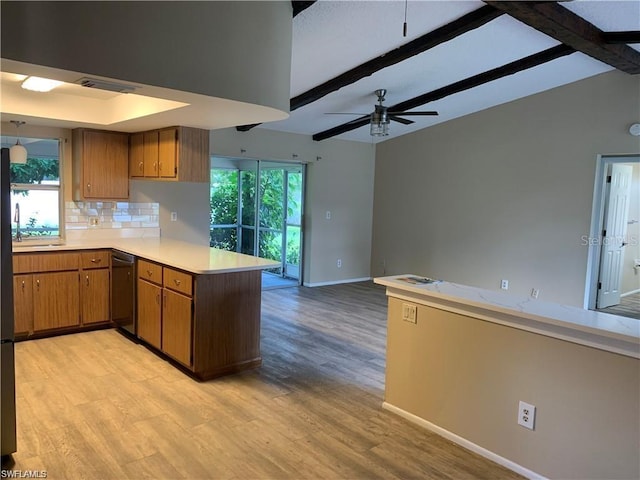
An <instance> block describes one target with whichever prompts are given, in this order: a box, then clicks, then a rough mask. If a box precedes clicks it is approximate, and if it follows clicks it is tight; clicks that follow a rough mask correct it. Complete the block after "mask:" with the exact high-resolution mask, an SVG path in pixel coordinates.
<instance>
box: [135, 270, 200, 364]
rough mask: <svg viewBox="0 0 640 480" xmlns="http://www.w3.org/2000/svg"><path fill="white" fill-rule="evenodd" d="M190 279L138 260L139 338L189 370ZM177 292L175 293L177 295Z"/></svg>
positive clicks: (191, 302) (190, 336) (176, 272)
mask: <svg viewBox="0 0 640 480" xmlns="http://www.w3.org/2000/svg"><path fill="white" fill-rule="evenodd" d="M192 281H193V279H192V277H191V275H189V274H187V273H184V272H180V271H178V270H175V269H172V268H168V267H163V266H162V265H159V264H156V263H152V262H148V261H146V260H138V337H140V339H142V340H144V341H145V342H147V343H148V344H149V345H152V346H154V347H155V348H157V349H158V350H161V351H162V352H163V353H166V354H167V355H169V356H170V357H172V358H173V359H174V360H177V361H178V362H180V363H182V364H183V365H185V366H187V367H191V366H192V364H193V361H192V355H191V351H192V342H193V339H192V322H193V301H192V298H191V296H188V295H185V293H187V294H188V293H190V292H191V282H192ZM176 290H178V291H176Z"/></svg>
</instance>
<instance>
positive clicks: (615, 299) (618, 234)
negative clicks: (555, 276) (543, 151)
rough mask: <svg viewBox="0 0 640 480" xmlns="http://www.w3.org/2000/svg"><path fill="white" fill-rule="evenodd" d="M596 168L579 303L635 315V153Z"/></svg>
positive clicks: (638, 232) (638, 286)
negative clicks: (582, 298)
mask: <svg viewBox="0 0 640 480" xmlns="http://www.w3.org/2000/svg"><path fill="white" fill-rule="evenodd" d="M597 167H598V168H597V173H596V184H595V189H594V206H593V211H592V223H591V235H590V236H589V237H588V238H587V237H583V242H584V241H585V240H586V241H587V242H588V245H589V266H588V278H587V289H586V292H587V294H586V295H585V308H589V309H591V310H599V311H604V312H607V313H614V314H618V315H623V316H631V317H633V318H639V319H640V309H638V305H639V304H640V242H639V237H640V198H639V195H640V156H638V155H623V156H610V157H606V156H603V157H600V158H599V159H598V166H597Z"/></svg>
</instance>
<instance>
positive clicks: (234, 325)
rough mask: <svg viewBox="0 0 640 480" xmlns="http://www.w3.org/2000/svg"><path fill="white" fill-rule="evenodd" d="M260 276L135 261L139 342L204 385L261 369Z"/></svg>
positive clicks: (140, 260) (242, 272) (257, 271)
mask: <svg viewBox="0 0 640 480" xmlns="http://www.w3.org/2000/svg"><path fill="white" fill-rule="evenodd" d="M261 275H262V272H260V271H259V270H253V271H241V272H225V273H210V274H193V273H187V272H183V271H181V270H177V269H175V268H172V267H167V266H164V265H162V264H159V263H155V262H149V261H147V260H144V259H138V297H137V299H138V307H137V312H138V317H137V318H138V330H137V331H138V337H139V338H140V339H141V340H142V341H144V342H146V343H147V344H149V345H151V346H153V347H155V348H156V349H158V350H159V351H161V352H162V353H164V354H165V355H167V356H168V357H171V359H173V360H175V361H176V362H178V363H180V364H181V365H182V366H184V367H186V368H187V369H188V370H189V371H190V372H191V373H192V374H193V375H194V376H195V377H197V378H199V379H202V380H207V379H210V378H214V377H219V376H221V375H228V374H231V373H236V372H240V371H242V370H247V369H250V368H255V367H258V366H260V365H261V363H262V358H261V356H260V300H261Z"/></svg>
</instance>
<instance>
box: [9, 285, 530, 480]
mask: <svg viewBox="0 0 640 480" xmlns="http://www.w3.org/2000/svg"><path fill="white" fill-rule="evenodd" d="M262 305H263V307H262V352H263V360H264V364H263V366H262V367H261V368H260V369H258V370H254V371H251V372H245V373H243V374H240V375H235V376H230V377H224V378H220V379H216V380H211V381H208V382H202V383H200V382H197V381H194V380H192V379H191V378H189V377H187V376H185V375H184V374H183V373H181V372H180V371H178V370H176V369H175V368H174V367H173V366H171V365H169V364H168V363H167V362H165V361H164V360H162V359H160V358H159V357H157V356H156V355H154V354H153V353H151V352H149V351H148V350H147V349H146V348H144V347H143V346H141V345H137V344H135V343H132V342H131V341H130V340H128V339H126V338H125V337H123V336H122V335H121V334H119V333H118V332H116V331H115V330H102V331H94V332H87V333H80V334H76V335H68V336H61V337H56V338H49V339H42V340H34V341H27V342H21V343H18V344H17V345H16V362H17V372H16V375H17V408H18V412H17V413H18V452H17V453H16V454H15V455H14V462H15V463H14V465H13V468H14V469H21V470H45V471H47V473H48V478H49V479H75V478H91V479H124V478H131V479H139V478H153V479H162V478H166V479H178V478H189V479H219V478H220V479H223V478H226V479H238V480H240V479H267V478H269V479H289V478H291V479H298V478H318V479H373V478H396V479H397V478H403V479H408V478H415V479H424V478H438V479H472V478H486V479H503V478H504V479H507V478H520V477H518V475H516V474H514V473H513V472H510V471H508V470H506V469H504V468H502V467H500V466H498V465H495V464H493V463H491V462H489V461H488V460H486V459H483V458H481V457H479V456H477V455H475V454H473V453H471V452H468V451H466V450H464V449H462V448H460V447H458V446H456V445H454V444H452V443H451V442H449V441H447V440H445V439H443V438H441V437H438V436H437V435H435V434H432V433H430V432H428V431H426V430H423V429H421V428H418V427H416V426H414V425H412V424H410V423H408V422H407V421H405V420H403V419H402V418H400V417H398V416H396V415H393V414H391V413H389V412H387V411H385V410H382V408H381V403H382V399H383V387H384V385H383V384H384V363H385V362H384V358H385V357H384V350H385V324H386V298H385V295H384V290H383V289H381V288H379V287H378V286H375V285H373V284H372V283H370V282H365V283H358V284H349V285H340V286H330V287H317V288H297V287H294V288H288V289H278V290H272V291H266V292H263V302H262Z"/></svg>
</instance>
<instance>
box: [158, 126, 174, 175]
mask: <svg viewBox="0 0 640 480" xmlns="http://www.w3.org/2000/svg"><path fill="white" fill-rule="evenodd" d="M177 135H178V131H177V130H176V129H175V128H168V129H166V130H160V132H159V137H158V140H159V145H160V147H159V152H158V161H159V166H160V169H159V176H160V177H163V178H175V177H176V174H177V173H178V169H177V166H178V165H177V163H176V156H177V140H178V139H177Z"/></svg>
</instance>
